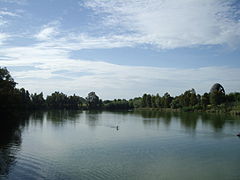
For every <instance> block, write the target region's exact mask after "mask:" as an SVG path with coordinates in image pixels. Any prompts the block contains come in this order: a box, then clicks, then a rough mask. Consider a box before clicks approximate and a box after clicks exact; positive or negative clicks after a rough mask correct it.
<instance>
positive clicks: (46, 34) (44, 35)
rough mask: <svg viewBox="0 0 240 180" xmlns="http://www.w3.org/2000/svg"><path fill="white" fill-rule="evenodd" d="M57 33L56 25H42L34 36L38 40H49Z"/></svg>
mask: <svg viewBox="0 0 240 180" xmlns="http://www.w3.org/2000/svg"><path fill="white" fill-rule="evenodd" d="M57 34H58V32H57V29H56V27H44V28H43V29H42V30H41V31H40V32H39V33H38V34H36V35H35V37H36V38H37V39H39V40H49V39H51V38H52V37H54V36H56V35H57Z"/></svg>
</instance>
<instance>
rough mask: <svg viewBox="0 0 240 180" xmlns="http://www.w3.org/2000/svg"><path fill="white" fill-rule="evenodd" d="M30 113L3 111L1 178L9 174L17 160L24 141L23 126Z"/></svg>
mask: <svg viewBox="0 0 240 180" xmlns="http://www.w3.org/2000/svg"><path fill="white" fill-rule="evenodd" d="M28 119H29V114H27V113H22V112H21V113H20V112H12V111H11V112H1V121H0V178H1V177H3V176H7V174H8V172H9V168H10V167H11V166H12V165H13V164H14V163H15V161H16V154H17V153H18V151H19V149H20V146H21V142H22V137H21V133H22V128H23V127H24V126H25V125H26V123H27V121H28Z"/></svg>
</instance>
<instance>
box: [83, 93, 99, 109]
mask: <svg viewBox="0 0 240 180" xmlns="http://www.w3.org/2000/svg"><path fill="white" fill-rule="evenodd" d="M86 101H87V106H88V108H89V109H97V108H99V107H100V106H101V101H100V100H99V97H98V96H97V95H96V93H95V92H90V93H89V94H88V96H87V97H86Z"/></svg>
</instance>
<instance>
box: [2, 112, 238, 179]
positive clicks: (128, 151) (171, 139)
mask: <svg viewBox="0 0 240 180" xmlns="http://www.w3.org/2000/svg"><path fill="white" fill-rule="evenodd" d="M21 114H22V113H21ZM0 122H1V123H2V124H1V123H0V135H1V137H0V179H20V180H31V179H53V180H57V179H64V180H65V179H70V180H71V179H74V180H75V179H84V180H85V179H93V180H95V179H104V180H108V179H109V180H113V179H114V180H115V179H136V180H142V179H146V180H151V179H154V180H155V179H184V180H187V179H189V180H192V179H204V180H208V179H209V180H210V179H211V180H214V179H217V180H221V179H236V180H237V179H240V138H238V137H237V136H236V134H237V133H239V132H240V117H233V116H228V115H214V114H197V113H164V112H158V111H131V112H107V111H46V112H34V113H32V114H24V115H15V116H13V117H11V115H10V116H6V117H5V116H4V117H3V118H2V119H1V121H0ZM3 122H8V123H3Z"/></svg>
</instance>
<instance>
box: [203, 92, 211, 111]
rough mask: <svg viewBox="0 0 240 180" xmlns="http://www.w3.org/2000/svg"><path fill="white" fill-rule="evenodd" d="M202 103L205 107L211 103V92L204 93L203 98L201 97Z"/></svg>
mask: <svg viewBox="0 0 240 180" xmlns="http://www.w3.org/2000/svg"><path fill="white" fill-rule="evenodd" d="M201 104H202V106H203V107H204V108H206V107H207V105H208V104H210V99H209V94H208V93H204V94H203V96H202V98H201Z"/></svg>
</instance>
